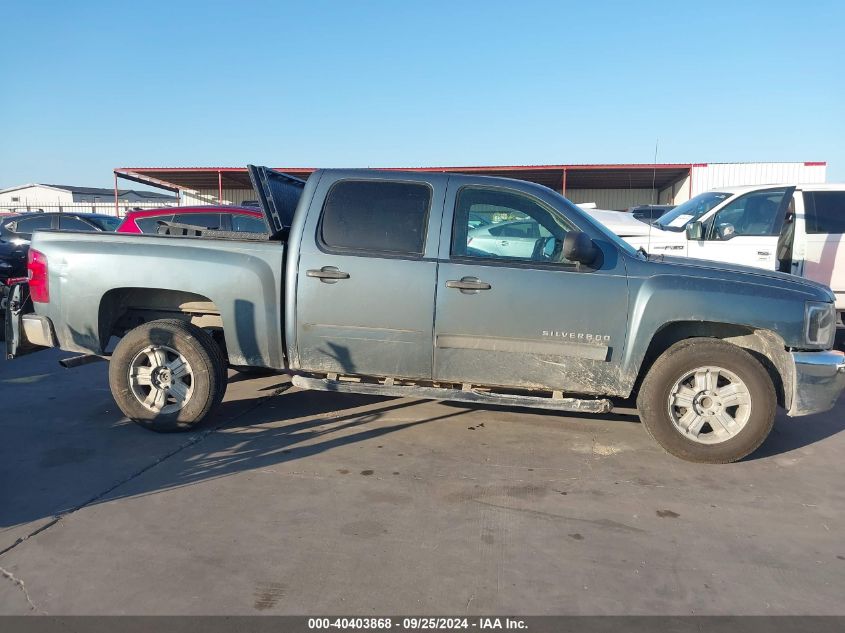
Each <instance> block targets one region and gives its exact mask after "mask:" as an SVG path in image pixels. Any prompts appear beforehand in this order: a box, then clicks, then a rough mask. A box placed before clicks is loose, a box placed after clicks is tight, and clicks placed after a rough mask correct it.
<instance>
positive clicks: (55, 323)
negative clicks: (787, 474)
mask: <svg viewBox="0 0 845 633" xmlns="http://www.w3.org/2000/svg"><path fill="white" fill-rule="evenodd" d="M249 170H250V175H251V177H252V181H253V185H254V187H255V189H256V191H257V192H258V195H259V197H260V202H261V206H262V208H263V210H264V213H265V216H266V220H267V224H268V227H269V230H268V233H267V234H266V235H261V234H257V235H247V236H244V235H243V234H239V235H227V234H220V233H215V232H206V233H205V234H202V235H200V234H199V232H198V234H197V235H196V236H181V235H180V236H174V235H131V234H120V233H114V234H104V233H100V234H86V233H75V232H69V231H43V232H39V233H36V234H35V236H34V238H33V241H32V250H31V251H30V260H29V281H28V283H27V284H21V285H19V286H17V287H15V288H14V289H13V291H12V294H11V298H10V300H9V307H10V309H9V310H8V316H7V320H6V328H7V339H8V340H7V354H8V356H9V357H15V356H19V355H21V354H24V353H27V352H29V351H33V350H37V349H41V348H46V347H59V348H61V349H63V350H67V351H74V352H78V353H81V354H83V355H88V356H82V357H78V358H76V359H71V361H69V362H70V364H75V363H76V362H81V361H83V360H85V359H86V358H89V357H94V356H97V357H108V358H109V360H110V368H109V382H110V385H111V390H112V393H113V394H114V398H115V400H116V401H117V404H118V406H119V407H120V409H121V410H122V411H123V412H124V413H125V414H126V415H127V416H128V417H129V418H131V419H132V420H134V421H136V422H138V423H139V424H141V425H143V426H145V427H148V428H150V429H153V430H157V431H173V430H181V429H187V428H191V427H192V426H193V425H195V424H197V423H198V422H200V421H201V420H202V419H203V418H204V417H205V416H206V415H208V413H209V412H210V411H211V410H212V409H213V408H214V407H215V406H216V405H217V404H218V403H219V402H220V400H221V399H222V398H223V394H224V391H225V389H226V380H227V366H229V367H234V368H236V369H247V368H267V369H270V370H278V371H283V372H288V373H290V374H291V375H292V381H293V383H294V384H295V385H296V386H298V387H301V388H306V389H318V390H324V391H338V392H358V393H374V394H383V395H391V396H413V397H425V398H435V399H444V400H453V401H471V402H476V403H489V404H493V405H510V406H525V407H542V408H545V409H554V410H559V411H580V412H587V413H593V414H600V413H605V412H608V411H610V410H611V408H612V406H613V404H614V402H618V401H619V400H623V399H626V398H630V397H631V396H632V395H634V394H635V395H636V397H637V407H638V410H639V413H640V417H641V420H642V422H643V424H644V426H645V427H646V429H647V430H648V432H649V433H650V434H651V435H652V436H653V437H654V439H655V440H656V441H657V442H658V443H659V444H660V445H661V446H662V447H663V448H665V449H666V450H667V451H669V452H670V453H672V454H674V455H676V456H678V457H681V458H683V459H687V460H691V461H699V462H711V463H721V462H730V461H734V460H737V459H740V458H742V457H744V456H746V455H748V454H749V453H751V452H752V451H754V450H755V449H756V448H757V447H758V446H760V444H761V443H762V442H763V441H764V440H765V439H766V436H767V435H768V434H769V431H770V430H771V428H772V424H773V420H774V416H775V411H776V408H777V406H778V405H780V406H781V407H783V408H785V409H786V411H787V412H788V414H789V415H791V416H800V415H806V414H811V413H815V412H820V411H825V410H827V409H830V408H831V407H832V406H833V405H834V403H835V402H836V400H837V398H838V397H839V394H840V392H841V391H842V388H843V386H844V385H845V360H843V358H845V357H843V354H842V353H840V352H834V351H831V347H832V344H833V337H834V332H835V326H836V323H835V313H834V307H833V299H834V297H833V294H832V293H831V291H830V290H829V289H828V288H827V287H825V286H823V285H820V284H817V283H814V282H811V281H808V280H806V279H801V278H798V277H793V276H790V275H786V274H781V273H775V272H767V271H764V270H761V269H752V268H744V267H739V266H730V265H724V264H717V263H714V262H706V261H697V260H690V259H672V258H670V257H664V256H660V257H654V256H649V255H647V254H646V253H645V252H644V251H642V250H640V251H637V250H635V249H634V248H633V247H631V246H630V245H628V244H626V243H625V242H623V241H622V240H620V239H619V238H618V237H616V236H615V235H613V234H612V233H610V232H609V231H608V230H607V229H605V228H603V227H602V226H601V225H600V224H598V223H597V222H596V221H594V220H591V219H590V218H589V217H588V216H587V215H585V214H584V213H583V212H582V211H581V210H580V209H578V208H577V207H576V206H574V205H573V204H571V203H570V202H569V201H567V200H566V199H565V198H563V197H562V196H560V195H559V194H557V193H555V192H554V191H552V190H551V189H547V188H545V187H541V186H539V185H534V184H531V183H526V182H521V181H517V180H510V179H500V178H486V177H477V176H466V175H456V174H445V173H415V172H387V171H377V170H324V171H317V172H315V173H314V174H313V175H312V176H311V177H310V178H309V179H308V181H307V182H304V181H301V180H297V179H295V178H291V177H289V176H286V175H284V174H280V173H277V172H274V171H272V170H269V169H266V168H262V167H252V166H251V167H250V168H249ZM183 228H184V227H183ZM116 339H117V343H116V345H115V344H114V341H115V340H116ZM112 347H113V349H112Z"/></svg>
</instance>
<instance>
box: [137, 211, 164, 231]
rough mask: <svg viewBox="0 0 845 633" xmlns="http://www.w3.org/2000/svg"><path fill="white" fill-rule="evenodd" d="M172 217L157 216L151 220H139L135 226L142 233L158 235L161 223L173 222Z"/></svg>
mask: <svg viewBox="0 0 845 633" xmlns="http://www.w3.org/2000/svg"><path fill="white" fill-rule="evenodd" d="M172 220H173V216H172V215H156V216H153V217H151V218H138V219H136V220H135V226H137V227H138V228H139V229H141V233H158V227H159V222H171V221H172Z"/></svg>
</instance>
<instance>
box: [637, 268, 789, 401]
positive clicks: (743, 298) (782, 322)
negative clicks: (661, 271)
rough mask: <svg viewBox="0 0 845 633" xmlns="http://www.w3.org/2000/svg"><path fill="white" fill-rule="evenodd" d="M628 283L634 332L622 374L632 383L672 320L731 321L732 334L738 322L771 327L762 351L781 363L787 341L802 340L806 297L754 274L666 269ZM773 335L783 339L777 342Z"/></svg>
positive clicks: (756, 329) (763, 328)
mask: <svg viewBox="0 0 845 633" xmlns="http://www.w3.org/2000/svg"><path fill="white" fill-rule="evenodd" d="M629 289H630V299H631V300H630V304H629V305H630V311H629V329H630V336H629V339H628V340H629V344H628V346H627V347H626V349H625V354H624V359H623V367H624V369H625V371H624V372H623V375H626V376H632V377H634V378H633V379H632V380H631V383H630V384H629V385H627V387H628V388H629V389H633V387H634V383H635V380H636V377H637V376H639V374H640V372H641V369H642V365H643V361H644V360H645V358H646V353H647V352H648V350H649V346H650V344H651V342H652V340H654V338H655V336H656V335H657V334H658V332H660V331H661V330H662V329H664V328H665V327H666V326H667V325H669V324H672V323H678V322H686V323H701V324H716V325H722V326H733V328H734V333H732V332H728V334H727V336H726V338H728V339H730V337H731V336H732V335H733V336H735V332H736V330H737V329H738V328H739V329H743V330H745V331H746V332H767V333H769V334H768V335H764V336H763V337H762V344H761V350H760V353H762V354H764V355H766V356H767V357H771V356H775V358H770V360H771V362H772V363H773V364H774V365H775V366H779V365H780V364H782V363H781V360H782V359H780V358H779V356H780V355H782V354H784V353H786V351H785V347H798V346H800V344H801V341H803V324H804V300H805V297H803V296H800V293H795V292H792V291H789V292H785V291H784V290H783V289H782V288H779V287H777V286H776V285H771V284H765V283H762V282H761V281H755V280H752V279H743V280H735V279H725V278H719V277H716V276H706V275H705V276H698V275H696V276H692V275H681V274H665V275H653V276H648V277H631V278H629ZM771 333H774V334H771ZM758 338H759V337H758ZM773 340H775V341H779V342H780V344H779V345H773V344H772V341H773ZM742 346H746V345H742ZM774 347H779V349H777V350H776V349H774ZM778 371H780V367H778Z"/></svg>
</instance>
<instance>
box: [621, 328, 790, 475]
mask: <svg viewBox="0 0 845 633" xmlns="http://www.w3.org/2000/svg"><path fill="white" fill-rule="evenodd" d="M714 387H715V388H714ZM693 394H694V395H693ZM683 405H689V406H683ZM776 408H777V395H776V394H775V388H774V385H773V384H772V379H771V378H770V377H769V374H768V372H767V371H766V369H765V368H764V367H763V365H761V364H760V363H759V362H758V361H757V360H756V359H755V358H754V357H753V356H752V355H751V354H749V353H748V352H747V351H745V350H744V349H742V348H739V347H737V346H735V345H731V344H730V343H725V342H723V341H720V340H717V339H707V338H695V339H687V340H685V341H681V342H680V343H676V344H675V345H673V346H672V347H670V348H669V349H668V350H666V351H665V352H664V353H663V354H662V355H661V356H660V357H659V358H658V359H657V360H656V361H655V362H654V364H653V365H652V366H651V369H649V371H648V374H647V375H646V377H645V380H643V383H642V386H641V387H640V392H639V395H638V397H637V409H638V410H639V414H640V420H641V421H642V423H643V426H644V427H645V428H646V430H647V431H648V433H649V435H651V437H653V438H654V440H655V441H656V442H657V443H658V444H660V446H661V447H663V449H665V450H666V451H667V452H669V453H671V454H672V455H674V456H676V457H680V458H681V459H684V460H687V461H690V462H698V463H705V464H726V463H730V462H735V461H737V460H739V459H742V458H743V457H745V456H747V455H750V454H751V453H753V452H754V451H755V450H757V448H758V447H759V446H760V445H761V444H762V443H763V442H764V441H765V439H766V438H767V437H768V435H769V433H770V432H771V430H772V425H773V424H774V419H775V411H776ZM711 424H712V426H711ZM683 429H687V430H686V432H685V431H684V430H683Z"/></svg>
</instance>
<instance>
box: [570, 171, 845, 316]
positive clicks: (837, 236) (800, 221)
mask: <svg viewBox="0 0 845 633" xmlns="http://www.w3.org/2000/svg"><path fill="white" fill-rule="evenodd" d="M586 211H587V213H589V214H590V215H593V216H594V217H595V218H596V219H597V220H599V221H600V222H602V223H604V224H605V225H606V226H607V227H608V228H609V229H610V230H612V231H613V232H614V233H616V234H617V235H619V236H621V237H623V238H624V239H625V240H626V241H627V242H629V243H630V244H632V245H633V246H636V247H642V248H644V249H645V250H646V251H648V252H649V253H651V254H654V255H661V254H665V255H674V256H678V257H694V258H697V259H710V260H715V261H720V262H728V263H731V264H742V265H745V266H754V267H757V268H766V269H768V270H777V271H781V272H787V273H792V274H793V275H798V276H800V277H806V278H807V279H812V280H813V281H819V282H821V283H823V284H825V285H827V286H830V288H831V289H832V290H833V291H834V293H835V294H836V309H837V313H838V317H839V325H840V328H841V327H842V326H843V312H845V184H839V185H754V186H745V187H723V188H720V189H718V190H713V191H707V192H705V193H702V194H699V195H697V196H695V197H694V198H692V199H690V200H688V201H687V202H684V203H683V204H681V205H679V206H677V207H675V208H674V209H672V210H671V211H669V212H668V213H666V214H665V215H663V216H662V217H660V218H658V219H657V220H655V221H654V223H653V224H652V225H651V226H650V227H649V226H648V225H643V224H641V223H640V224H638V223H637V221H634V220H633V219H632V218H630V217H628V214H625V213H618V217H617V216H615V215H612V212H609V211H605V212H599V211H591V210H589V209H587V210H586Z"/></svg>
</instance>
